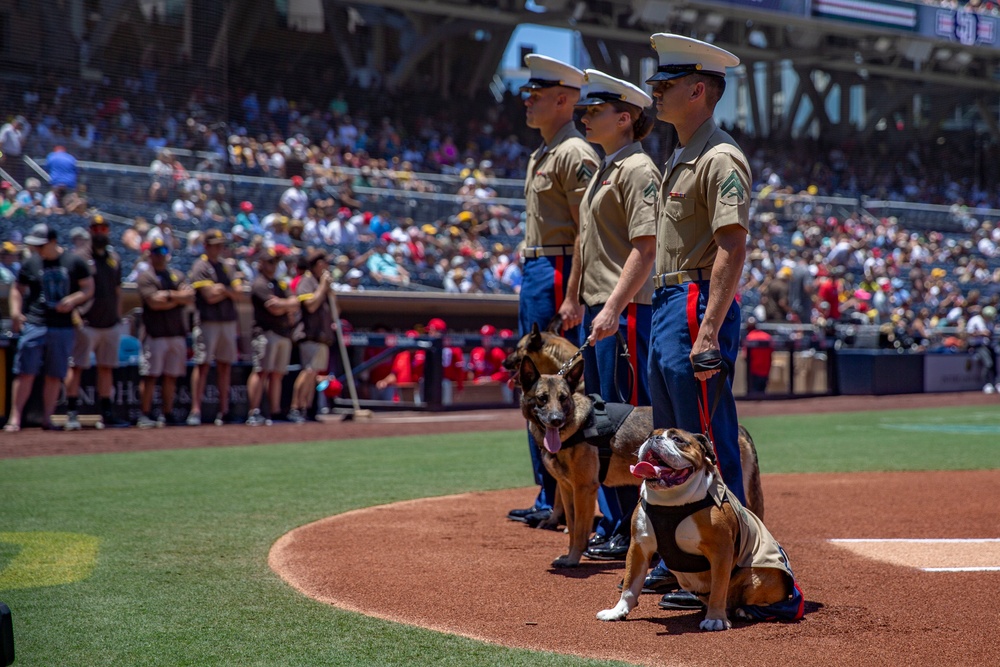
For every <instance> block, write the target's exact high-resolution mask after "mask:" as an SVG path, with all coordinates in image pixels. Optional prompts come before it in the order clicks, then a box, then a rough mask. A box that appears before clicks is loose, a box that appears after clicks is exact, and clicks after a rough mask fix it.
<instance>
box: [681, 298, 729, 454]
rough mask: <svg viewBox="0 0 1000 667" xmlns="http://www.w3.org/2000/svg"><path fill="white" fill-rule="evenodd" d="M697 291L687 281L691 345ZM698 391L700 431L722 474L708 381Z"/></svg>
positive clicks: (694, 336)
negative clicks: (709, 445)
mask: <svg viewBox="0 0 1000 667" xmlns="http://www.w3.org/2000/svg"><path fill="white" fill-rule="evenodd" d="M698 293H699V290H698V283H696V282H694V281H692V282H690V283H688V293H687V321H688V332H689V333H690V334H691V345H692V346H693V345H694V342H695V340H697V338H698V330H699V328H700V326H699V323H698ZM698 391H699V392H701V400H700V401H699V405H698V420H699V421H700V422H701V431H702V433H704V434H705V435H706V436H708V439H709V441H710V442H711V443H712V449H713V450H715V461H716V465H718V466H719V474H722V462H721V461H719V452H718V450H717V449H715V438H714V437H712V421H711V419H710V417H711V413H710V412H709V410H710V408H709V403H708V383H707V382H702V381H701V380H699V381H698Z"/></svg>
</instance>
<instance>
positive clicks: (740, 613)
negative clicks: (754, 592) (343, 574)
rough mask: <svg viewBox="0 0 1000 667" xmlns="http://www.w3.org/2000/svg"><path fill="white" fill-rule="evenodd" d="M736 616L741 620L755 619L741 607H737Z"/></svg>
mask: <svg viewBox="0 0 1000 667" xmlns="http://www.w3.org/2000/svg"><path fill="white" fill-rule="evenodd" d="M736 618H738V619H740V620H741V621H752V620H753V618H751V616H750V614H748V613H746V612H745V611H744V610H743V609H742V608H739V607H738V608H737V609H736Z"/></svg>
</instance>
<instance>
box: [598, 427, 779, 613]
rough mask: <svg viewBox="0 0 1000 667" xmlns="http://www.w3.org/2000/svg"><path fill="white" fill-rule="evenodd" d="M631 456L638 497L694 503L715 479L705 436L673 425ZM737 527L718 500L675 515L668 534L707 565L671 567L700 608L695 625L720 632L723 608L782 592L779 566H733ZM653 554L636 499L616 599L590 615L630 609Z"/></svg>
mask: <svg viewBox="0 0 1000 667" xmlns="http://www.w3.org/2000/svg"><path fill="white" fill-rule="evenodd" d="M637 458H638V460H639V463H638V464H637V465H636V466H635V467H634V469H633V470H634V474H635V475H636V476H637V477H642V478H643V481H642V489H641V492H640V494H641V496H642V498H643V499H644V500H645V501H646V502H647V503H650V504H654V505H673V506H677V505H686V504H689V503H693V502H696V501H698V500H702V499H703V498H705V496H706V494H707V493H708V492H709V488H710V487H712V486H713V483H714V480H717V479H718V478H719V469H718V466H717V464H716V461H715V454H714V452H713V450H712V446H711V443H710V442H709V441H708V439H707V438H706V437H705V436H703V435H700V434H692V433H688V432H687V431H682V430H680V429H659V430H656V431H653V433H652V435H650V436H649V438H648V439H647V440H646V441H645V442H644V443H643V444H642V447H641V448H640V449H639V452H638V457H637ZM748 491H749V487H748ZM744 520H745V517H744ZM740 530H741V519H740V516H739V513H738V512H737V510H735V509H734V508H733V506H732V505H731V504H730V503H729V502H725V503H723V504H722V505H721V506H718V505H711V506H709V507H706V508H704V509H701V510H698V511H697V512H695V513H694V514H692V515H691V516H689V517H687V518H685V519H683V520H682V521H681V522H680V524H678V526H677V529H676V531H675V539H676V542H677V546H678V547H680V549H681V550H682V551H684V552H687V553H689V554H701V555H703V556H704V557H705V558H706V559H707V560H708V562H709V563H710V565H711V568H710V570H708V571H705V572H674V575H675V576H676V577H677V581H678V583H679V584H680V585H681V587H682V588H684V590H686V591H689V592H691V593H694V594H695V595H697V596H698V597H699V598H700V599H701V600H702V602H704V603H705V604H706V605H707V608H708V610H707V613H706V615H705V619H704V620H703V621H702V622H701V624H700V627H701V629H702V630H727V629H729V628H730V627H732V626H731V624H730V621H729V618H728V616H727V613H726V612H727V609H729V608H735V607H739V606H741V605H769V604H774V603H776V602H778V601H780V600H783V599H784V598H785V597H786V596H787V594H788V592H789V591H788V585H789V583H788V579H786V577H785V576H784V574H783V572H782V571H781V570H778V569H775V568H768V567H746V568H735V565H736V554H735V551H736V547H735V543H736V542H737V541H738V540H739V535H740ZM655 551H657V540H656V532H655V530H654V526H653V525H652V522H651V520H650V517H649V515H648V514H647V513H646V512H645V511H644V510H643V506H642V504H641V503H640V505H639V506H638V507H637V508H636V511H635V514H634V515H633V517H632V540H631V543H630V545H629V550H628V555H627V557H626V560H625V579H624V583H623V586H622V594H621V598H620V599H619V601H618V604H617V605H616V606H614V607H613V608H611V609H605V610H603V611H600V612H598V614H597V618H598V619H600V620H602V621H618V620H623V619H624V618H625V617H626V616H627V615H628V613H629V612H630V611H632V610H633V609H634V608H635V607H636V605H637V604H638V598H639V593H640V592H641V591H642V586H643V580H644V578H645V576H646V572H647V570H648V567H649V562H650V559H651V558H652V556H653V553H654V552H655ZM668 560H669V559H668ZM734 568H735V569H734ZM737 613H738V614H739V612H737Z"/></svg>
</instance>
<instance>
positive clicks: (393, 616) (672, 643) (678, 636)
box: [270, 471, 1000, 667]
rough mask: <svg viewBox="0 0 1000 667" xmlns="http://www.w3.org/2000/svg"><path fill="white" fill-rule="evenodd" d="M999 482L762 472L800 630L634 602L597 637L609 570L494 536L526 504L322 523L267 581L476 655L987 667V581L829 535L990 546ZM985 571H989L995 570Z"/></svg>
mask: <svg viewBox="0 0 1000 667" xmlns="http://www.w3.org/2000/svg"><path fill="white" fill-rule="evenodd" d="M997 488H1000V471H977V472H931V473H888V474H871V473H861V474H850V475H843V474H836V475H830V474H823V475H765V476H764V489H765V494H766V497H767V517H768V521H767V523H768V526H769V527H770V528H771V530H772V532H773V533H774V534H775V536H776V537H777V538H778V539H779V540H780V541H781V542H782V544H783V546H784V547H785V549H786V550H787V552H788V555H789V558H790V560H791V563H792V567H793V568H794V569H795V572H796V575H797V577H798V579H799V582H800V584H801V586H802V588H803V591H804V593H805V596H806V600H807V603H806V612H807V613H806V617H805V619H804V620H803V621H801V622H799V623H792V624H772V623H761V624H755V625H748V624H745V623H739V622H737V623H735V624H734V626H735V627H734V629H733V630H731V631H728V632H722V633H704V632H702V631H701V630H699V629H698V623H699V622H700V621H701V619H702V618H703V614H702V613H692V612H679V611H662V610H660V609H658V608H657V606H656V602H657V600H658V597H657V596H653V595H645V596H643V597H642V598H640V604H639V607H638V608H637V609H636V610H635V611H633V612H632V615H631V616H630V617H629V620H627V621H625V622H621V623H602V622H600V621H598V620H596V618H595V614H596V613H597V611H599V610H601V609H604V608H607V607H611V606H613V605H614V604H615V602H616V601H617V599H618V591H617V590H616V588H615V587H616V585H617V583H618V581H619V580H620V579H621V576H622V571H623V564H622V563H620V562H616V563H599V562H593V561H586V562H585V563H584V564H583V565H582V566H581V567H579V568H577V569H574V570H553V569H550V568H549V563H550V562H551V561H552V559H554V558H555V557H556V556H558V555H560V554H562V553H564V551H565V548H566V545H567V537H566V536H565V535H563V534H561V533H554V532H549V531H538V530H531V529H529V528H527V527H526V526H524V525H523V524H517V523H513V522H510V521H507V520H506V519H505V518H504V515H505V514H506V512H507V510H508V509H510V508H512V507H520V506H523V505H525V503H527V502H530V498H532V496H533V492H532V491H531V490H530V489H521V490H515V491H499V492H493V493H475V494H466V495H460V496H448V497H443V498H431V499H423V500H416V501H409V502H404V503H397V504H393V505H386V506H381V507H372V508H367V509H363V510H358V511H354V512H349V513H346V514H342V515H339V516H335V517H330V518H327V519H323V520H321V521H318V522H316V523H312V524H309V525H307V526H303V527H301V528H299V529H297V530H295V531H293V532H291V533H289V534H287V535H285V536H284V537H282V538H281V539H280V540H279V541H278V542H277V543H276V544H275V545H274V547H273V549H272V551H271V555H270V563H271V567H272V568H273V569H274V570H275V571H276V572H278V573H279V574H280V575H281V576H282V577H284V578H285V579H286V580H287V581H288V582H289V583H290V584H291V585H292V586H294V587H295V588H297V589H298V590H300V591H302V592H303V593H304V594H306V595H308V596H310V597H313V598H316V599H318V600H322V601H324V602H327V603H329V604H332V605H335V606H337V607H340V608H343V609H348V610H352V611H357V612H361V613H364V614H368V615H371V616H377V617H380V618H385V619H389V620H392V621H398V622H401V623H408V624H412V625H417V626H421V627H426V628H432V629H435V630H440V631H442V632H448V633H453V634H458V635H463V636H467V637H472V638H476V639H481V640H484V641H488V642H493V643H497V644H503V645H507V646H516V647H523V648H529V649H536V650H544V651H555V652H559V653H570V654H576V655H581V656H587V657H593V658H602V659H617V660H624V661H627V662H632V663H637V664H642V665H692V666H693V665H705V666H711V667H719V666H720V665H767V666H768V667H776V666H780V665H789V666H792V665H794V666H796V667H798V666H800V665H858V666H861V665H864V666H865V667H868V666H870V665H930V664H938V665H995V664H1000V635H998V633H997V632H996V621H997V612H996V607H995V602H996V599H997V597H998V596H1000V572H961V573H931V572H924V571H922V570H919V569H915V568H910V567H901V566H897V565H891V564H889V563H886V562H881V561H878V560H874V559H870V558H866V557H864V556H860V555H857V554H855V553H852V552H850V551H848V550H845V549H843V548H841V547H838V546H836V545H834V544H831V543H829V542H828V541H827V540H829V539H831V538H859V537H864V538H941V537H951V538H982V537H998V534H997V526H1000V506H998V505H997V503H996V502H995V499H996V489H997ZM994 565H1000V563H994Z"/></svg>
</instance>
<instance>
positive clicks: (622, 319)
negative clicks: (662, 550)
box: [576, 70, 660, 559]
mask: <svg viewBox="0 0 1000 667" xmlns="http://www.w3.org/2000/svg"><path fill="white" fill-rule="evenodd" d="M652 102H653V100H652V98H651V97H650V96H649V95H647V94H646V93H645V92H644V91H642V90H641V89H639V88H638V87H636V86H635V85H633V84H631V83H628V82H626V81H622V80H620V79H616V78H614V77H611V76H608V75H607V74H604V73H603V72H599V71H597V70H587V72H586V89H585V92H584V95H583V99H581V100H580V102H578V103H577V106H578V107H584V108H585V109H586V112H585V113H584V116H583V124H584V126H585V127H586V136H587V139H588V141H590V142H592V143H595V144H599V145H600V146H601V147H602V148H603V149H604V153H605V158H604V160H603V161H602V163H601V167H600V169H599V170H598V172H597V174H596V175H595V177H594V178H593V179H591V181H590V185H588V186H587V190H586V192H585V193H584V196H583V203H582V204H581V205H580V254H579V255H578V256H577V258H576V259H577V262H578V263H579V264H580V268H581V272H582V278H581V287H580V298H581V300H582V302H583V305H584V317H583V327H584V331H585V332H588V333H589V336H588V343H590V344H588V345H586V346H585V347H584V353H583V358H584V362H585V366H584V373H585V376H584V377H585V384H586V387H587V391H588V392H595V393H600V395H601V397H602V398H604V400H606V401H609V402H623V403H631V404H632V405H649V383H648V379H647V364H646V360H647V359H648V357H649V346H648V343H649V326H650V320H651V313H652V310H651V306H650V304H651V303H652V297H653V273H652V272H653V262H654V258H655V252H656V238H655V236H656V207H655V206H656V194H657V192H658V191H659V185H660V171H659V170H658V169H657V168H656V165H654V164H653V161H652V160H651V159H650V158H649V156H648V155H646V154H645V153H644V152H643V150H642V145H641V143H640V141H641V140H642V139H644V138H645V137H646V135H648V134H649V131H650V130H651V129H652V124H653V120H652V119H651V118H649V117H647V116H644V115H643V109H645V108H646V107H648V106H650V105H651V104H652ZM598 501H599V503H600V505H601V514H602V515H603V518H602V519H601V521H600V523H599V524H598V526H597V531H596V533H597V534H596V535H595V537H594V538H592V539H591V544H590V546H589V548H588V549H587V552H586V554H585V555H587V556H588V557H590V558H596V559H612V558H623V557H624V556H625V554H626V553H627V552H628V545H629V539H630V536H631V517H632V511H633V510H634V509H635V505H636V503H637V502H638V493H637V489H636V488H635V487H606V486H603V485H602V486H601V489H600V493H599V494H598Z"/></svg>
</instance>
